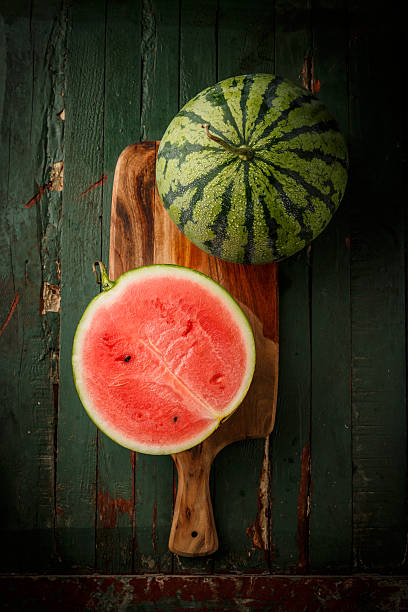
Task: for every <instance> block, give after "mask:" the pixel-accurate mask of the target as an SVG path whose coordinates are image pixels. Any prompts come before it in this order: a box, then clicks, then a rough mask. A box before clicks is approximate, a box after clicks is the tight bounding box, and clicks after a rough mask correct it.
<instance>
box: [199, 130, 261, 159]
mask: <svg viewBox="0 0 408 612" xmlns="http://www.w3.org/2000/svg"><path fill="white" fill-rule="evenodd" d="M201 127H202V128H204V129H205V133H206V134H207V136H208V138H211V140H214V142H218V144H220V145H221V146H222V147H224V149H226V150H227V151H229V152H230V153H233V154H234V155H238V157H240V158H241V159H244V160H245V161H249V160H250V159H252V158H253V156H254V152H253V150H252V149H250V148H249V147H246V146H245V145H244V146H241V147H236V146H234V145H231V144H229V143H228V142H225V140H222V138H219V137H218V136H214V134H210V127H211V126H210V124H209V123H203V124H202V125H201Z"/></svg>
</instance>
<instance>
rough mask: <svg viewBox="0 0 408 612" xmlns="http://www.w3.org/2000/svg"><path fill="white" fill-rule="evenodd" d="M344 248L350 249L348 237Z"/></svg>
mask: <svg viewBox="0 0 408 612" xmlns="http://www.w3.org/2000/svg"><path fill="white" fill-rule="evenodd" d="M346 247H347V248H348V249H349V248H350V238H349V236H346Z"/></svg>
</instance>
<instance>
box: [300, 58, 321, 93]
mask: <svg viewBox="0 0 408 612" xmlns="http://www.w3.org/2000/svg"><path fill="white" fill-rule="evenodd" d="M301 73H302V85H303V87H304V88H305V89H308V90H309V91H311V92H312V93H313V94H317V93H319V91H320V88H321V83H320V80H319V79H315V77H314V59H313V56H312V55H310V56H307V57H305V59H304V62H303V66H302V71H301Z"/></svg>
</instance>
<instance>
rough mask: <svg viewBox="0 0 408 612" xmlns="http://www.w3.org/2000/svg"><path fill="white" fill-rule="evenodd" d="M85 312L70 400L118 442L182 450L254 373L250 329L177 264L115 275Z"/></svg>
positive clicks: (216, 290) (208, 284)
mask: <svg viewBox="0 0 408 612" xmlns="http://www.w3.org/2000/svg"><path fill="white" fill-rule="evenodd" d="M111 285H112V286H111V288H109V289H108V290H107V291H104V292H103V293H101V294H99V295H98V296H97V297H96V298H95V299H94V300H93V301H92V302H91V303H90V304H89V306H88V308H87V309H86V311H85V313H84V315H83V317H82V319H81V321H80V323H79V325H78V328H77V331H76V334H75V338H74V345H73V355H72V365H73V372H74V378H75V384H76V387H77V391H78V394H79V396H80V399H81V401H82V403H83V405H84V407H85V409H86V411H87V412H88V414H89V416H90V417H91V418H92V420H93V421H94V422H95V424H96V425H97V426H98V427H99V428H100V429H101V430H102V431H104V432H105V433H106V434H107V435H108V436H109V437H111V438H112V439H113V440H115V441H116V442H118V443H119V444H121V445H123V446H125V447H127V448H130V449H132V450H135V451H139V452H144V453H150V454H170V453H176V452H180V451H182V450H186V449H187V448H191V447H192V446H195V445H196V444H198V443H200V442H201V441H202V440H204V439H205V438H206V437H208V436H209V435H210V434H211V433H212V432H213V431H214V430H215V429H216V428H217V427H218V425H219V424H220V422H221V420H223V419H225V418H226V417H227V416H229V415H230V414H231V413H232V412H233V411H234V410H235V409H236V408H237V407H238V406H239V405H240V403H241V402H242V400H243V398H244V396H245V395H246V393H247V391H248V388H249V386H250V383H251V380H252V377H253V372H254V367H255V343H254V338H253V334H252V330H251V326H250V324H249V322H248V320H247V318H246V317H245V315H244V313H243V311H242V310H241V308H240V307H239V305H238V304H237V302H236V301H235V300H234V299H233V298H232V297H231V296H230V294H229V293H228V292H227V291H226V290H225V289H223V288H222V287H221V286H220V285H218V283H216V282H215V281H213V280H212V279H210V278H209V277H207V276H205V275H203V274H201V273H199V272H196V271H194V270H190V269H188V268H183V267H180V266H173V265H153V266H145V267H142V268H137V269H136V270H131V271H130V272H127V273H126V274H123V275H122V276H121V277H120V278H119V279H118V280H117V281H116V282H115V283H112V284H111Z"/></svg>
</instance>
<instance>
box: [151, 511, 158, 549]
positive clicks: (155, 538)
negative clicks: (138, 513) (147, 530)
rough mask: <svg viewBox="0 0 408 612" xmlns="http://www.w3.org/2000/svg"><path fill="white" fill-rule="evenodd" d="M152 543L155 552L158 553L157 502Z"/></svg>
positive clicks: (154, 512)
mask: <svg viewBox="0 0 408 612" xmlns="http://www.w3.org/2000/svg"><path fill="white" fill-rule="evenodd" d="M152 544H153V550H154V552H155V553H157V504H154V506H153V523H152Z"/></svg>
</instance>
